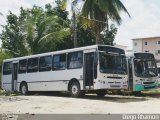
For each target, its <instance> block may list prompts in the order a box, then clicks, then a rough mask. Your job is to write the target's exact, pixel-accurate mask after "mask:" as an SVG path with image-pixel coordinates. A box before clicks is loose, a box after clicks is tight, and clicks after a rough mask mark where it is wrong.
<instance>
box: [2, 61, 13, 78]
mask: <svg viewBox="0 0 160 120" xmlns="http://www.w3.org/2000/svg"><path fill="white" fill-rule="evenodd" d="M11 71H12V64H11V62H5V63H4V64H3V75H9V74H11Z"/></svg>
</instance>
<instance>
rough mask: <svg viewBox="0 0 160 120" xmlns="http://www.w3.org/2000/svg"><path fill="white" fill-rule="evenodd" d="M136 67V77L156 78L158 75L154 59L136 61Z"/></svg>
mask: <svg viewBox="0 0 160 120" xmlns="http://www.w3.org/2000/svg"><path fill="white" fill-rule="evenodd" d="M134 66H135V68H134V69H135V75H136V76H137V77H156V76H157V75H158V74H157V68H156V63H155V60H153V59H151V60H150V59H148V60H147V59H146V60H142V59H135V60H134Z"/></svg>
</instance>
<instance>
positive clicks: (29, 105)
mask: <svg viewBox="0 0 160 120" xmlns="http://www.w3.org/2000/svg"><path fill="white" fill-rule="evenodd" d="M115 113H122V114H124V113H160V93H158V94H157V93H156V94H150V93H149V94H148V93H147V94H143V95H142V96H141V97H137V96H123V95H106V96H105V97H104V98H98V97H97V96H96V95H86V96H85V97H84V98H71V97H69V96H68V95H66V94H58V95H54V94H50V95H44V94H43V95H42V94H41V95H30V96H0V114H115Z"/></svg>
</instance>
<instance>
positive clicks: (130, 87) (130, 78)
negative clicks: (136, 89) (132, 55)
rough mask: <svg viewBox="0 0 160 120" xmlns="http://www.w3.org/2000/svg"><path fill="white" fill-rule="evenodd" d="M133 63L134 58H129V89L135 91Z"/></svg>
mask: <svg viewBox="0 0 160 120" xmlns="http://www.w3.org/2000/svg"><path fill="white" fill-rule="evenodd" d="M132 65H133V61H132V59H128V73H129V75H128V77H129V78H128V79H129V80H128V89H129V90H130V91H133V67H132Z"/></svg>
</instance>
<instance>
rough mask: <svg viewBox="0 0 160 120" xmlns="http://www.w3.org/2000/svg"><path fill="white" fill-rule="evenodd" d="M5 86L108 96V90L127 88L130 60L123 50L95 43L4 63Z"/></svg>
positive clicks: (15, 89)
mask: <svg viewBox="0 0 160 120" xmlns="http://www.w3.org/2000/svg"><path fill="white" fill-rule="evenodd" d="M2 71H3V74H2V88H3V89H4V90H10V91H20V92H21V93H22V94H24V95H26V94H27V93H28V92H29V91H68V92H70V94H71V96H72V97H80V96H82V95H84V93H85V92H86V91H87V92H90V91H92V92H95V93H96V94H97V95H98V96H104V95H105V93H106V90H107V89H113V90H114V89H116V90H117V89H119V90H121V89H127V87H128V86H127V61H126V57H125V52H124V50H122V49H119V48H116V47H112V46H106V45H93V46H87V47H80V48H74V49H68V50H62V51H55V52H49V53H43V54H37V55H31V56H26V57H19V58H13V59H7V60H4V62H3V70H2Z"/></svg>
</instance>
